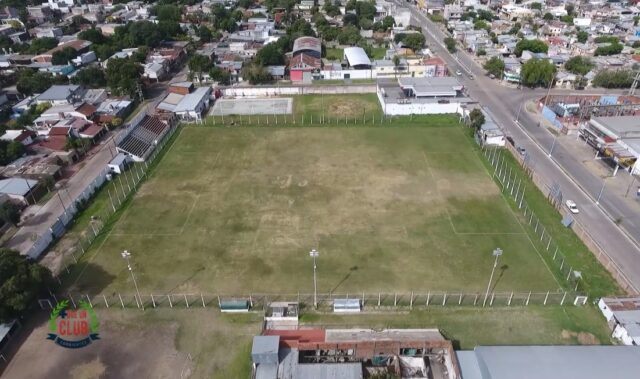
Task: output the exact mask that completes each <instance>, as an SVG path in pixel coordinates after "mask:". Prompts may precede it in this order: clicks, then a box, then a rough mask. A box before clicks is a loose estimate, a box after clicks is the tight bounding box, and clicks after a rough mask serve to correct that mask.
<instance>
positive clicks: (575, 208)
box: [565, 200, 580, 214]
mask: <svg viewBox="0 0 640 379" xmlns="http://www.w3.org/2000/svg"><path fill="white" fill-rule="evenodd" d="M565 204H566V206H567V208H569V212H571V213H573V214H576V213H580V210H579V209H578V206H577V205H576V203H575V202H574V201H573V200H567V201H566V202H565Z"/></svg>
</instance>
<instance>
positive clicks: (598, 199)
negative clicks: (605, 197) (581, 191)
mask: <svg viewBox="0 0 640 379" xmlns="http://www.w3.org/2000/svg"><path fill="white" fill-rule="evenodd" d="M606 184H607V179H606V178H603V179H602V188H600V192H599V193H598V198H597V199H596V205H600V199H601V198H602V193H603V192H604V186H605V185H606Z"/></svg>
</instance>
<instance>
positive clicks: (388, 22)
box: [382, 16, 396, 30]
mask: <svg viewBox="0 0 640 379" xmlns="http://www.w3.org/2000/svg"><path fill="white" fill-rule="evenodd" d="M395 23H396V21H395V20H394V18H393V17H391V16H385V18H383V19H382V26H383V27H384V30H389V29H391V28H393V25H395Z"/></svg>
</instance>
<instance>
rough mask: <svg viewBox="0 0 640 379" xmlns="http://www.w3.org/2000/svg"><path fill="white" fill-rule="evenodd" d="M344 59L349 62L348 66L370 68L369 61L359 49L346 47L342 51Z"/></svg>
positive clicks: (361, 49)
mask: <svg viewBox="0 0 640 379" xmlns="http://www.w3.org/2000/svg"><path fill="white" fill-rule="evenodd" d="M344 58H345V59H346V60H347V62H349V66H351V67H353V66H363V65H366V66H371V60H370V59H369V57H368V56H367V53H365V51H364V49H363V48H361V47H347V48H345V49H344Z"/></svg>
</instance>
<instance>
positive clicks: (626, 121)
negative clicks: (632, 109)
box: [591, 116, 640, 138]
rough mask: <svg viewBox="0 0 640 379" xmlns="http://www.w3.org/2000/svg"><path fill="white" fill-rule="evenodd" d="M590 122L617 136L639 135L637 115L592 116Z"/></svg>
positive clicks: (639, 118)
mask: <svg viewBox="0 0 640 379" xmlns="http://www.w3.org/2000/svg"><path fill="white" fill-rule="evenodd" d="M591 122H592V124H598V125H599V126H602V127H603V128H606V129H608V130H609V131H610V132H612V133H613V134H615V135H616V136H617V137H618V138H625V137H627V138H628V137H640V117H638V116H615V117H594V118H592V119H591Z"/></svg>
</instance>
